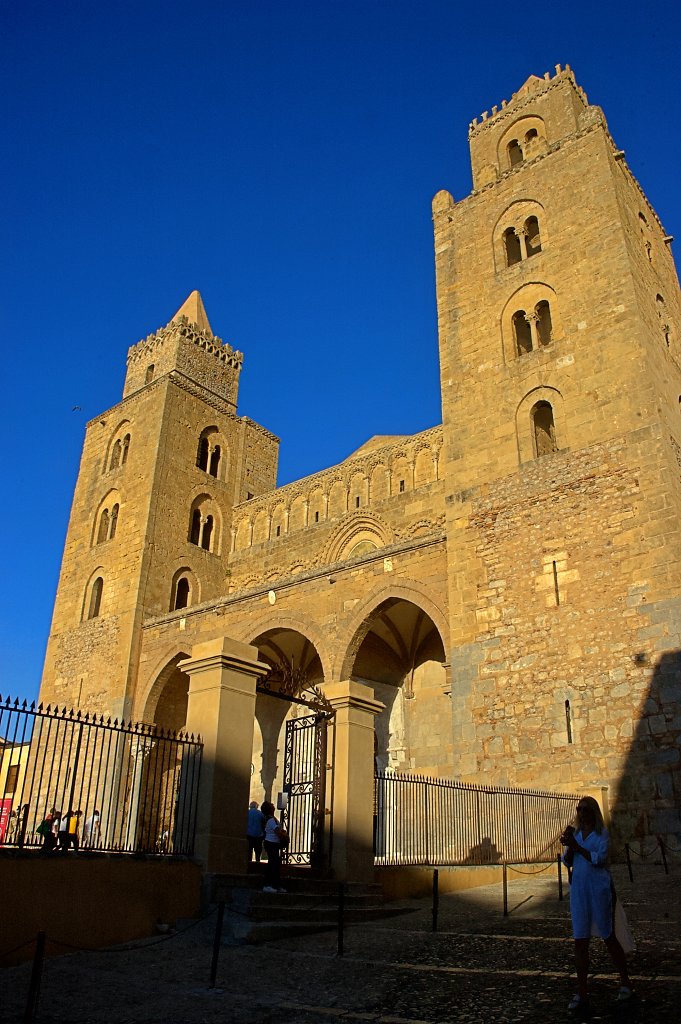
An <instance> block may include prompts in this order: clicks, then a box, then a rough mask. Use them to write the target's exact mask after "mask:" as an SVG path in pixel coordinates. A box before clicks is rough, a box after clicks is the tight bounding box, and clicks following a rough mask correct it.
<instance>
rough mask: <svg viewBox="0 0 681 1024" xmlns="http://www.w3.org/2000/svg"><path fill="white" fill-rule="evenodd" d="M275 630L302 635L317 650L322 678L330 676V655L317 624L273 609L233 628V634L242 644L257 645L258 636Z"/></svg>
mask: <svg viewBox="0 0 681 1024" xmlns="http://www.w3.org/2000/svg"><path fill="white" fill-rule="evenodd" d="M275 630H276V631H279V630H289V631H291V632H292V633H299V634H300V635H301V636H302V637H304V638H305V639H306V640H307V641H308V643H310V644H311V645H312V646H313V647H314V648H315V649H316V651H317V655H318V657H319V661H320V663H321V667H322V675H323V678H324V679H331V678H332V676H331V657H330V655H329V650H328V644H327V641H326V638H325V636H324V633H323V632H322V630H321V629H320V628H319V626H317V625H315V624H314V623H312V622H308V621H306V620H304V619H299V618H297V617H296V616H294V615H287V614H285V613H281V614H279V613H277V612H276V611H274V610H273V611H271V612H269V614H265V615H261V616H260V618H258V619H257V620H256V621H255V622H252V621H251V622H249V623H248V624H247V625H244V626H243V627H241V629H236V630H234V634H233V635H234V639H235V640H239V641H240V642H241V643H243V644H251V645H252V646H257V643H256V640H257V638H258V637H260V636H263V635H264V634H265V633H270V632H273V631H275Z"/></svg>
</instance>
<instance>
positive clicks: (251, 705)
mask: <svg viewBox="0 0 681 1024" xmlns="http://www.w3.org/2000/svg"><path fill="white" fill-rule="evenodd" d="M179 667H180V668H181V669H182V671H183V672H186V673H187V674H188V675H189V677H190V682H189V701H188V704H187V732H189V733H193V734H194V736H196V735H199V736H200V737H201V739H202V740H203V761H202V765H201V779H200V785H199V794H198V801H197V807H196V843H195V846H194V852H195V855H196V857H198V858H199V860H201V861H203V863H204V865H205V868H206V870H207V871H219V872H236V873H239V874H242V873H243V872H244V871H245V869H246V828H245V821H246V814H247V811H248V798H249V790H250V784H251V755H252V750H253V720H254V716H255V687H256V683H257V681H258V679H259V678H260V677H261V676H264V675H266V674H267V672H268V671H269V666H268V665H266V664H264V663H263V662H260V661H258V651H257V648H255V647H251V646H250V645H249V644H242V643H239V642H238V641H236V640H231V639H230V638H229V637H220V638H219V639H217V640H207V641H205V642H204V643H200V644H197V645H196V646H195V647H193V648H192V656H191V658H189V659H188V660H187V661H181V662H180V664H179Z"/></svg>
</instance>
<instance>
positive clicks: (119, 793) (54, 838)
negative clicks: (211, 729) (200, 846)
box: [0, 697, 203, 854]
mask: <svg viewBox="0 0 681 1024" xmlns="http://www.w3.org/2000/svg"><path fill="white" fill-rule="evenodd" d="M202 751H203V744H202V743H201V741H200V740H199V739H198V738H197V739H195V738H194V737H193V736H188V735H186V734H183V733H176V732H173V731H171V730H163V729H159V728H157V727H155V726H149V725H142V724H135V725H134V724H132V723H127V724H126V723H125V722H118V721H117V720H114V721H112V720H111V719H104V718H103V717H97V716H95V715H87V714H82V713H81V712H80V711H73V710H71V711H67V710H66V708H63V709H62V710H59V709H58V708H52V707H49V706H48V707H47V708H43V707H42V705H39V706H38V707H36V706H35V704H30V705H28V704H27V703H26V701H24V702H23V704H19V702H18V701H16V700H15V701H14V702H12V701H11V700H10V699H6V700H4V701H3V700H2V698H1V697H0V846H2V845H4V846H16V847H33V846H43V847H44V848H46V849H48V850H49V849H50V848H52V847H53V846H54V845H55V843H59V845H61V846H62V847H63V848H64V849H65V850H66V849H68V847H69V846H76V847H78V846H80V847H81V848H82V847H87V848H89V849H95V850H102V851H107V852H123V853H140V852H144V853H158V854H171V853H174V854H191V853H192V852H193V848H194V835H195V830H196V803H197V794H198V786H199V776H200V770H201V757H202ZM46 819H47V821H48V824H45V821H46ZM48 826H49V827H48ZM60 832H61V833H62V835H61V838H60V837H59V833H60ZM74 834H75V836H76V839H75V841H74V840H73V839H72V838H68V837H69V836H71V835H74Z"/></svg>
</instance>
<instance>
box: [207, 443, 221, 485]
mask: <svg viewBox="0 0 681 1024" xmlns="http://www.w3.org/2000/svg"><path fill="white" fill-rule="evenodd" d="M219 468H220V445H219V444H216V445H215V448H213V451H212V452H211V453H210V467H209V469H208V472H209V473H210V475H211V476H215V477H217V475H218V469H219Z"/></svg>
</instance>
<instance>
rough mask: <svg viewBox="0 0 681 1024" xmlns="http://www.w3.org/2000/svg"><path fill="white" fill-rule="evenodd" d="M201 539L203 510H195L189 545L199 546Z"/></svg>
mask: <svg viewBox="0 0 681 1024" xmlns="http://www.w3.org/2000/svg"><path fill="white" fill-rule="evenodd" d="M200 538H201V509H200V508H195V509H194V511H193V512H192V521H191V525H190V527H189V543H190V544H198V543H199V540H200Z"/></svg>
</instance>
